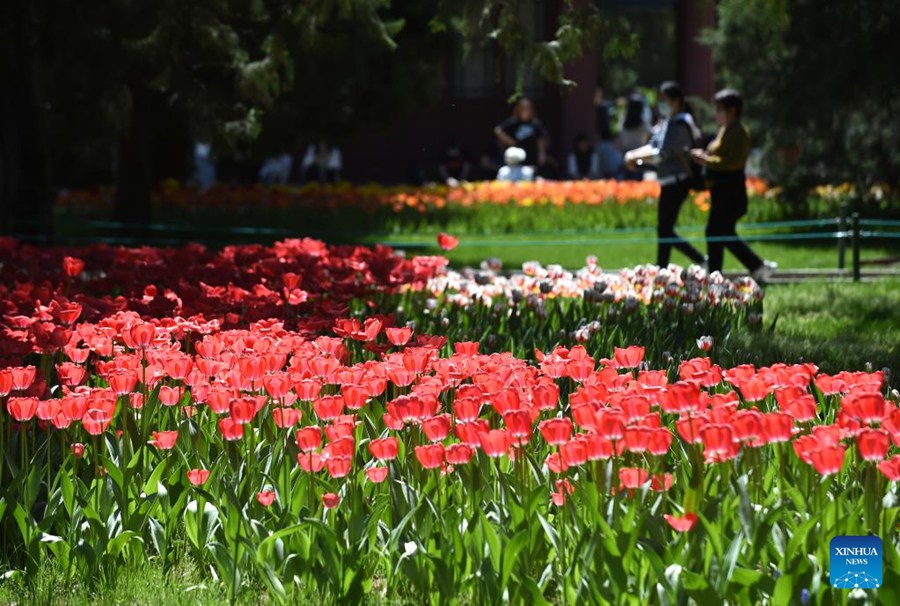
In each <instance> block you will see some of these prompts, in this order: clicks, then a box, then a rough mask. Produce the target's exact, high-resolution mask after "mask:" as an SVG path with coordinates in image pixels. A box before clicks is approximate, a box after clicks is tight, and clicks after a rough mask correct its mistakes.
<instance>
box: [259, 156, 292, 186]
mask: <svg viewBox="0 0 900 606" xmlns="http://www.w3.org/2000/svg"><path fill="white" fill-rule="evenodd" d="M293 165H294V157H293V156H292V155H291V154H281V155H280V156H275V157H274V158H268V159H267V160H266V161H265V162H263V165H262V168H260V169H259V180H260V182H262V183H264V184H265V185H285V184H287V182H288V180H289V179H290V178H291V167H293Z"/></svg>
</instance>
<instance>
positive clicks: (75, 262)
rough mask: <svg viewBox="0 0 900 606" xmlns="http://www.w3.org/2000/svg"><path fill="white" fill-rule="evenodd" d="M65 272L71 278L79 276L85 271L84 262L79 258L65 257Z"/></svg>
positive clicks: (63, 264)
mask: <svg viewBox="0 0 900 606" xmlns="http://www.w3.org/2000/svg"><path fill="white" fill-rule="evenodd" d="M62 266H63V272H64V273H65V274H66V275H67V276H69V277H70V278H74V277H76V276H78V275H79V274H80V273H81V272H82V271H83V270H84V261H82V260H81V259H79V258H78V257H63V263H62Z"/></svg>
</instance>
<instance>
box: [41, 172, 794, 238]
mask: <svg viewBox="0 0 900 606" xmlns="http://www.w3.org/2000/svg"><path fill="white" fill-rule="evenodd" d="M747 187H748V191H749V192H750V194H751V196H753V198H754V203H753V204H751V216H750V220H764V219H766V218H772V217H773V216H780V213H781V209H780V205H779V204H778V203H777V201H773V200H769V199H768V198H767V196H766V194H767V192H768V191H769V190H768V187H767V185H766V184H765V182H763V181H762V180H760V179H749V180H748V182H747ZM114 197H115V192H114V190H112V189H94V190H76V191H69V192H64V193H63V194H61V195H60V196H59V198H58V200H57V205H56V206H57V209H56V212H57V216H58V218H59V219H61V222H60V223H61V225H62V226H63V227H64V226H65V219H66V218H67V217H70V218H72V219H75V220H77V219H80V218H83V217H85V216H93V217H97V218H101V217H109V216H111V210H112V206H113V201H114ZM658 197H659V185H658V184H657V183H656V182H653V181H645V182H642V181H544V182H537V183H501V182H479V183H467V184H464V185H462V186H459V187H453V188H451V187H447V186H443V185H432V186H424V187H411V186H394V187H387V186H379V185H365V186H351V185H349V184H341V185H307V186H303V187H264V186H246V187H229V186H214V187H213V188H211V189H209V190H207V191H205V192H203V193H199V192H197V191H196V190H194V189H193V188H190V187H182V186H179V185H177V184H175V183H164V184H162V185H161V187H160V188H159V189H158V190H157V191H156V192H155V193H154V195H153V201H152V205H153V208H154V213H155V216H156V220H157V221H158V222H161V223H166V224H172V223H175V224H179V223H185V224H190V225H193V226H198V225H199V226H208V227H215V226H226V225H239V226H241V227H246V226H248V225H251V226H252V225H258V226H264V227H271V226H273V225H289V226H292V227H298V228H301V229H303V230H304V233H309V234H316V235H325V236H328V237H329V238H330V239H333V238H345V239H346V238H348V236H355V237H359V236H361V235H364V234H368V233H372V232H379V233H392V234H399V233H417V232H421V231H430V232H436V231H438V230H440V229H446V230H449V231H452V232H454V233H458V234H485V233H522V232H531V231H551V232H558V231H560V230H573V229H576V230H582V231H584V230H596V229H606V228H622V227H627V228H634V227H655V225H656V200H657V199H658ZM708 210H709V197H708V192H701V193H699V194H696V195H693V196H692V204H688V205H685V208H684V209H683V210H682V215H681V221H682V223H685V224H688V223H690V224H703V223H705V222H706V215H707V212H708ZM236 217H237V218H239V220H238V221H237V222H235V218H236ZM336 226H338V227H336ZM81 227H82V228H83V225H82V226H81Z"/></svg>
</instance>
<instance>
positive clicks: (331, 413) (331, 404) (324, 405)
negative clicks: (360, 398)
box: [313, 396, 344, 421]
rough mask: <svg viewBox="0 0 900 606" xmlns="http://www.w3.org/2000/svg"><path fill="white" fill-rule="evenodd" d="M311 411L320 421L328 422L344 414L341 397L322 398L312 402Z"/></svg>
mask: <svg viewBox="0 0 900 606" xmlns="http://www.w3.org/2000/svg"><path fill="white" fill-rule="evenodd" d="M313 410H314V411H315V412H316V415H317V416H318V417H319V418H320V419H322V420H324V421H330V420H332V419H334V418H336V417H338V416H340V415H341V414H342V413H343V412H344V399H343V398H342V397H341V396H322V397H320V398H318V399H316V400H315V401H314V402H313Z"/></svg>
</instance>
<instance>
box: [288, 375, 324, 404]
mask: <svg viewBox="0 0 900 606" xmlns="http://www.w3.org/2000/svg"><path fill="white" fill-rule="evenodd" d="M321 390H322V384H321V383H319V382H318V381H314V380H312V379H304V380H303V381H298V382H297V383H294V393H296V394H297V398H298V399H300V400H303V401H304V402H312V401H313V400H315V399H316V398H318V397H319V392H320V391H321Z"/></svg>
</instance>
